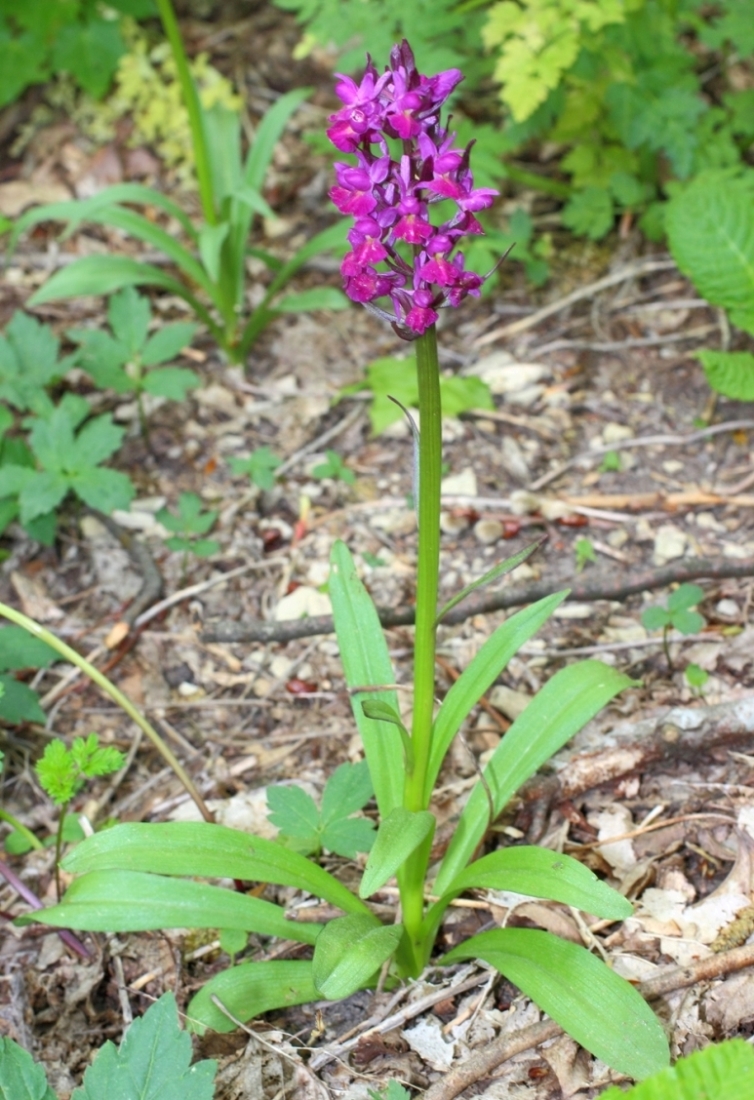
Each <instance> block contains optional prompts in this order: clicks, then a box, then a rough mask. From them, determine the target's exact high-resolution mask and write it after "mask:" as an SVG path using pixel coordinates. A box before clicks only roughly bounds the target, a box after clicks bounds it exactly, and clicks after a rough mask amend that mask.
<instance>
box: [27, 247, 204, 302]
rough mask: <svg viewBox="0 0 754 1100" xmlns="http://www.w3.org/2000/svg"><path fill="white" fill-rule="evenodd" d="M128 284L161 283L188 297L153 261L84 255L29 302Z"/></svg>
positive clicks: (97, 292) (127, 257)
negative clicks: (147, 262)
mask: <svg viewBox="0 0 754 1100" xmlns="http://www.w3.org/2000/svg"><path fill="white" fill-rule="evenodd" d="M124 286H159V287H161V288H162V289H163V290H168V291H170V293H171V294H177V295H179V297H181V298H185V297H186V287H185V286H184V285H183V283H181V282H179V281H178V279H176V278H174V277H173V276H172V275H168V274H166V273H165V272H164V271H161V270H160V268H159V267H155V266H154V265H153V264H143V263H139V262H138V261H137V260H132V259H131V258H130V257H129V256H84V257H83V258H82V259H80V260H76V261H75V262H74V263H72V264H68V266H67V267H62V268H61V269H60V271H56V272H55V274H54V275H53V276H52V277H51V278H49V279H48V280H47V282H46V283H43V284H42V286H41V287H40V288H39V290H37V291H35V292H34V294H32V296H31V298H29V300H28V302H27V305H30V306H39V305H42V303H43V302H54V301H56V300H57V299H59V298H78V297H79V296H81V295H83V294H97V295H98V294H110V293H112V291H114V290H120V289H121V287H124Z"/></svg>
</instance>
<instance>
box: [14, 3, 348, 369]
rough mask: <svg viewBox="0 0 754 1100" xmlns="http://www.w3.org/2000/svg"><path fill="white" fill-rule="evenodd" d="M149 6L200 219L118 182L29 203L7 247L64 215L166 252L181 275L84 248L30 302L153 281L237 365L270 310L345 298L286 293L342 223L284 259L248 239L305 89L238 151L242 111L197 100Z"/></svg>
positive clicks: (339, 240) (332, 244) (266, 214)
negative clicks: (255, 269) (189, 148)
mask: <svg viewBox="0 0 754 1100" xmlns="http://www.w3.org/2000/svg"><path fill="white" fill-rule="evenodd" d="M155 4H156V7H157V9H158V12H159V15H160V18H161V20H162V25H163V28H164V31H165V35H166V37H167V39H168V42H169V43H170V48H171V51H172V54H173V58H174V61H175V66H176V70H177V74H178V79H179V81H180V85H181V89H182V95H183V99H184V102H185V105H186V108H187V111H188V116H189V122H190V126H191V138H192V145H193V154H194V162H195V167H196V174H197V181H198V186H199V198H200V201H201V209H202V217H203V220H202V222H201V223H199V224H195V223H194V222H193V221H192V220H191V218H189V217H188V215H187V214H186V212H185V211H184V210H183V208H182V207H181V206H180V205H179V204H178V203H176V202H174V201H173V200H172V199H170V198H168V197H167V196H166V195H164V194H162V192H160V191H157V190H155V189H154V188H151V187H146V186H144V185H142V184H136V183H122V184H116V185H114V186H112V187H108V188H105V189H104V190H102V191H100V192H99V193H98V194H97V195H95V196H94V197H92V198H90V199H84V200H79V199H77V200H73V201H69V202H62V203H51V204H47V205H44V206H36V207H33V208H32V209H31V210H29V211H27V212H26V213H25V214H22V215H21V217H20V218H18V220H17V221H16V222H15V224H14V226H13V229H12V232H11V234H10V247H11V248H13V247H15V244H16V242H17V241H18V238H19V237H20V236H21V235H22V234H23V233H25V232H27V231H28V230H29V229H31V228H32V227H33V226H35V225H38V224H39V223H40V222H45V221H59V222H65V223H66V224H67V230H66V234H67V235H70V233H72V232H74V231H75V230H76V229H77V228H78V227H79V226H80V225H82V224H83V223H85V222H89V223H94V224H95V225H103V226H108V227H110V228H113V229H117V230H119V231H121V232H123V233H126V234H128V235H129V236H131V237H134V238H135V239H136V240H138V241H140V242H142V243H143V244H144V245H146V246H147V247H148V248H150V249H156V250H157V251H159V252H161V253H163V254H164V255H165V256H166V257H167V258H168V260H169V261H170V262H171V264H172V265H173V266H174V268H176V269H177V271H178V274H177V275H176V274H173V273H172V272H170V271H166V270H165V269H164V268H162V267H157V266H156V265H154V264H151V263H146V262H142V261H140V260H136V259H133V258H131V257H130V256H111V255H99V256H85V257H83V258H82V259H79V260H76V261H74V262H73V263H71V264H69V265H67V266H66V267H64V268H61V269H60V270H59V271H57V272H56V273H55V274H54V275H53V276H52V277H51V278H50V279H48V280H47V282H46V283H44V284H43V286H42V287H40V289H39V290H38V291H36V293H35V294H34V295H32V298H31V299H30V304H31V305H33V304H35V303H36V304H39V303H42V302H50V301H54V300H57V299H61V298H74V297H78V296H80V295H83V294H110V293H112V292H114V291H117V290H122V289H124V288H125V287H134V286H150V287H156V288H159V289H162V290H166V291H168V292H170V293H171V294H176V295H177V296H178V297H179V298H182V299H183V301H185V302H186V303H187V304H188V306H189V307H190V309H191V311H192V312H193V314H194V315H195V316H196V318H197V319H198V320H199V321H201V322H202V323H203V324H204V325H206V327H207V329H208V330H209V332H210V334H211V335H212V337H213V339H214V340H215V341H216V342H217V344H218V346H219V347H220V348H221V349H222V351H223V352H224V353H225V354H226V356H228V358H229V359H230V360H232V361H233V362H237V363H243V362H244V361H245V359H246V356H247V353H248V351H249V348H250V347H251V346H252V344H253V343H254V341H255V340H256V339H257V337H258V336H259V335H260V333H261V332H263V330H264V329H265V328H266V327H267V325H269V324H270V322H271V321H273V320H274V319H275V318H276V317H279V316H281V315H282V314H284V313H300V312H303V311H308V310H322V309H324V310H336V309H343V308H345V307H346V306H347V301H346V299H345V298H344V297H343V295H342V293H341V292H340V291H339V290H336V289H335V288H332V287H320V288H315V289H311V290H304V291H302V292H300V293H297V294H290V295H286V294H284V293H283V292H284V290H285V288H286V287H287V285H288V283H289V282H290V281H291V279H292V278H293V276H294V275H295V274H296V273H297V272H298V271H299V270H300V269H301V268H302V267H303V266H304V264H306V263H308V262H309V260H311V259H312V258H313V257H314V256H316V255H318V254H320V253H321V252H324V251H327V250H328V249H338V248H340V247H341V246H342V244H343V243H344V242H343V229H342V226H341V225H339V224H337V225H335V226H332V227H330V228H329V229H325V230H322V231H321V232H320V233H317V234H316V235H315V236H313V237H312V238H311V239H310V240H309V241H307V243H306V244H304V245H303V246H302V247H301V248H299V249H298V251H297V252H296V253H295V254H294V256H293V257H292V258H291V259H289V260H287V261H285V262H283V261H281V260H279V259H278V258H276V257H275V256H273V255H271V254H270V253H268V252H266V251H265V250H264V249H260V248H256V247H251V246H250V245H249V236H250V233H251V229H252V226H253V222H254V218H255V217H257V216H259V217H263V218H273V217H274V213H273V211H272V209H271V208H270V206H269V204H268V203H267V201H266V200H265V198H264V197H263V195H262V190H263V187H264V182H265V176H266V174H267V170H268V168H269V165H270V162H271V160H272V155H273V152H274V149H275V145H276V143H277V141H278V140H279V138H280V136H281V134H282V133H283V130H284V129H285V126H286V124H287V123H288V121H289V119H290V117H291V115H292V114H293V113H294V111H296V110H297V109H298V108H299V107H300V106H301V104H302V103H303V102H304V100H305V99H306V98H307V96H308V95H309V89H306V88H303V89H301V88H300V89H296V90H295V91H292V92H288V93H287V94H286V95H283V96H281V97H280V99H279V100H278V101H277V102H276V103H275V104H274V106H273V107H271V108H270V110H269V111H268V112H267V114H266V115H265V117H264V119H263V120H262V122H261V123H260V125H259V127H258V129H257V132H256V135H255V139H254V142H253V144H252V145H251V147H250V148H249V150H248V153H247V155H246V157H245V158H244V157H243V156H242V140H241V132H242V128H241V116H240V113H239V112H238V111H236V110H232V109H231V108H229V107H228V106H226V105H224V104H222V103H215V104H214V105H213V106H212V107H209V108H208V107H205V106H203V105H202V103H201V101H200V98H199V95H198V92H197V89H196V84H195V82H194V79H193V77H192V74H191V71H190V69H189V65H188V61H187V58H186V53H185V50H184V47H183V41H182V39H181V35H180V30H179V27H178V23H177V20H176V17H175V12H174V11H173V7H172V4H171V0H155ZM150 209H152V210H154V209H156V210H157V211H159V213H160V215H162V216H165V217H167V218H168V219H171V220H172V221H173V222H174V223H175V224H176V226H177V227H179V229H178V232H175V231H173V230H172V229H168V228H165V227H163V225H162V224H160V223H159V222H158V221H156V220H154V218H153V217H151V216H148V213H146V212H145V213H142V212H140V211H149V210H150ZM251 256H253V257H255V258H256V259H257V260H261V261H262V263H263V264H264V265H265V266H266V267H267V268H268V270H269V271H270V274H271V278H270V282H269V284H268V285H267V287H266V289H265V291H264V294H263V296H262V299H261V301H260V302H259V303H258V305H256V306H255V307H254V308H253V309H252V310H251V311H249V308H248V300H247V283H246V280H247V261H248V260H249V258H250V257H251Z"/></svg>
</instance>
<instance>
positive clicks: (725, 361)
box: [696, 348, 754, 401]
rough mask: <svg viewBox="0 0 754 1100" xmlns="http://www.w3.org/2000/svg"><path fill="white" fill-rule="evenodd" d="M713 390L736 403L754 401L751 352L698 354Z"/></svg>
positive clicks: (753, 358)
mask: <svg viewBox="0 0 754 1100" xmlns="http://www.w3.org/2000/svg"><path fill="white" fill-rule="evenodd" d="M696 356H697V358H698V359H699V360H700V362H701V364H702V366H703V367H704V373H705V374H706V375H707V381H708V382H709V384H710V387H711V389H713V390H715V392H716V393H721V394H723V396H724V397H732V398H733V400H734V401H754V355H752V354H751V352H749V351H713V350H712V349H709V348H705V349H704V351H698V352H696Z"/></svg>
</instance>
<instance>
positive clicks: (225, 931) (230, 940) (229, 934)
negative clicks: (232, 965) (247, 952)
mask: <svg viewBox="0 0 754 1100" xmlns="http://www.w3.org/2000/svg"><path fill="white" fill-rule="evenodd" d="M219 940H220V947H222V949H223V951H226V952H227V953H228V954H229V955H238V954H239V952H241V951H243V949H244V948H245V947H246V944H247V943H248V940H249V934H248V932H243V931H241V930H240V929H238V928H221V929H220V935H219Z"/></svg>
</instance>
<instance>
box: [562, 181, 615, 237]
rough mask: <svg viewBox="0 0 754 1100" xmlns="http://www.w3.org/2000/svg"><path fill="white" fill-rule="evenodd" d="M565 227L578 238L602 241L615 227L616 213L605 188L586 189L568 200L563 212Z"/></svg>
mask: <svg viewBox="0 0 754 1100" xmlns="http://www.w3.org/2000/svg"><path fill="white" fill-rule="evenodd" d="M560 217H561V220H562V222H563V225H565V226H567V228H568V229H570V230H571V232H572V233H575V234H576V236H577V237H588V238H589V240H590V241H601V240H602V238H603V237H606V236H607V234H608V233H609V232H610V230H611V229H612V227H613V220H614V218H615V212H614V210H613V200H612V198H611V197H610V192H609V191H608V190H607V188H605V187H586V188H584V190H583V191H577V192H576V193H575V194H574V195H573V197H572V198H570V199H569V200H568V202H567V203H566V205H565V206H564V207H563V210H562V212H561V215H560Z"/></svg>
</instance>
